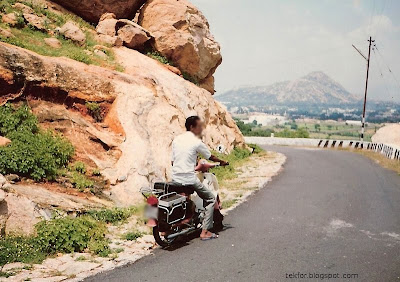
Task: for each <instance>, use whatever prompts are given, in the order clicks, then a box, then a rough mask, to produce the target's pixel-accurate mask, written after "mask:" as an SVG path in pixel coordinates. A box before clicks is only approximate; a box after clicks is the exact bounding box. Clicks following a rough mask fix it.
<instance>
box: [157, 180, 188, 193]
mask: <svg viewBox="0 0 400 282" xmlns="http://www.w3.org/2000/svg"><path fill="white" fill-rule="evenodd" d="M154 189H158V190H164V193H172V192H175V193H177V194H186V195H192V194H193V193H194V186H193V185H182V184H177V183H171V182H157V183H154Z"/></svg>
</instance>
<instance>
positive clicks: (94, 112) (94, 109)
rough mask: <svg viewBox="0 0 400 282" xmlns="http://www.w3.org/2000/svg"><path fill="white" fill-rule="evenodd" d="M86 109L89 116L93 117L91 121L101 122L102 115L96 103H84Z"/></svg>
mask: <svg viewBox="0 0 400 282" xmlns="http://www.w3.org/2000/svg"><path fill="white" fill-rule="evenodd" d="M85 105H86V108H87V110H88V112H89V114H90V115H91V116H92V117H93V119H94V120H95V121H97V122H101V121H102V120H103V113H102V111H101V107H100V105H99V104H98V103H96V102H86V104H85Z"/></svg>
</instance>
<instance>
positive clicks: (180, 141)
mask: <svg viewBox="0 0 400 282" xmlns="http://www.w3.org/2000/svg"><path fill="white" fill-rule="evenodd" d="M185 127H186V130H187V131H186V132H185V133H183V134H181V135H179V136H177V137H176V138H175V139H174V141H173V142H172V181H173V182H174V183H177V184H179V185H190V186H193V187H194V190H195V191H196V193H197V195H199V197H200V198H202V199H203V201H204V202H205V216H204V220H203V230H202V232H201V234H200V238H201V240H210V239H215V238H218V235H216V234H214V233H212V232H210V231H209V230H210V229H211V228H212V227H213V213H214V204H215V200H216V199H215V196H214V195H213V193H211V191H209V190H208V189H207V188H206V187H205V186H204V185H203V183H201V182H200V180H199V179H198V178H197V176H196V173H195V167H196V163H197V155H198V154H201V155H202V156H203V157H204V158H205V159H209V160H211V161H214V162H219V163H220V165H221V166H225V165H227V164H228V163H227V162H225V161H222V160H220V159H219V158H217V157H215V156H213V155H212V154H211V152H210V150H209V149H208V148H207V146H206V145H205V144H204V143H203V142H202V141H201V139H200V138H201V135H202V132H203V129H204V124H203V122H202V121H201V119H200V118H199V117H198V116H191V117H188V118H187V119H186V122H185Z"/></svg>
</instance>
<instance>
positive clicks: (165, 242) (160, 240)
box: [153, 226, 176, 248]
mask: <svg viewBox="0 0 400 282" xmlns="http://www.w3.org/2000/svg"><path fill="white" fill-rule="evenodd" d="M153 236H154V240H156V243H157V244H158V245H160V246H161V247H163V248H166V247H169V246H171V245H172V243H173V242H174V241H175V239H176V237H175V238H172V239H167V238H165V237H164V235H162V234H161V232H160V229H159V228H158V226H154V227H153Z"/></svg>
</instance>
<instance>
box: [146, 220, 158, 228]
mask: <svg viewBox="0 0 400 282" xmlns="http://www.w3.org/2000/svg"><path fill="white" fill-rule="evenodd" d="M147 226H149V227H154V226H157V221H156V220H155V219H154V218H150V219H149V221H148V222H147Z"/></svg>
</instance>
